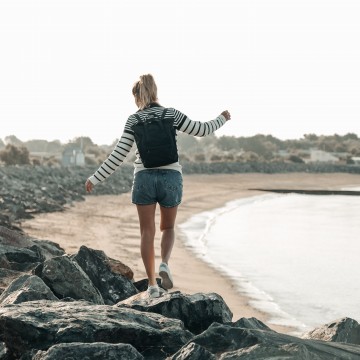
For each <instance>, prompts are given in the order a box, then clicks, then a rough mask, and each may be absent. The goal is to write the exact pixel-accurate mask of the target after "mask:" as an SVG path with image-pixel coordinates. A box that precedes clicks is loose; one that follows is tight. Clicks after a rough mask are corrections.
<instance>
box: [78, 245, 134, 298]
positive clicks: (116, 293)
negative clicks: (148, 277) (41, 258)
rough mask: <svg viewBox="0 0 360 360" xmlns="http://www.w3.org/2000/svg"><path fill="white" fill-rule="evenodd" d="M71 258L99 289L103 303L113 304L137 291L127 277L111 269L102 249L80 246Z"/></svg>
mask: <svg viewBox="0 0 360 360" xmlns="http://www.w3.org/2000/svg"><path fill="white" fill-rule="evenodd" d="M72 259H73V260H75V261H76V262H77V263H78V264H79V265H80V266H81V268H82V269H83V270H84V272H85V273H86V274H87V276H88V277H89V278H90V280H91V281H92V283H93V284H94V286H95V287H96V288H97V289H98V290H99V292H100V293H101V295H102V298H103V299H104V302H105V304H107V305H113V304H116V303H117V302H118V301H121V300H124V299H127V298H128V297H130V296H133V295H135V294H137V293H138V291H137V289H136V287H135V286H134V285H133V283H132V282H131V281H130V280H129V279H128V278H127V277H125V276H123V275H120V274H116V273H114V272H112V271H111V268H110V265H109V259H108V257H107V256H106V255H105V253H104V252H103V251H100V250H93V249H89V248H88V247H86V246H81V247H80V249H79V251H78V253H77V254H76V255H75V256H74V257H72ZM119 263H120V262H119ZM124 266H125V265H124Z"/></svg>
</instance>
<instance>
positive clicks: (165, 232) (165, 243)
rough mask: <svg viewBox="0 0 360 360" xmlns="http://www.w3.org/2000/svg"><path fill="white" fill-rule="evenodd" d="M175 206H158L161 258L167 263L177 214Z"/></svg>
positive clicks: (172, 243) (171, 247) (173, 239)
mask: <svg viewBox="0 0 360 360" xmlns="http://www.w3.org/2000/svg"><path fill="white" fill-rule="evenodd" d="M177 208H178V207H177V206H175V207H171V208H165V207H162V206H160V215H161V219H160V230H161V232H162V235H161V259H162V262H164V263H166V264H167V263H168V262H169V259H170V255H171V251H172V249H173V246H174V241H175V230H174V226H175V220H176V214H177Z"/></svg>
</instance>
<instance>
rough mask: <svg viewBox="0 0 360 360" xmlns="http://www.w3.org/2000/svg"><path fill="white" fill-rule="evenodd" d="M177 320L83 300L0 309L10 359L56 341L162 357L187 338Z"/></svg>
mask: <svg viewBox="0 0 360 360" xmlns="http://www.w3.org/2000/svg"><path fill="white" fill-rule="evenodd" d="M192 336H193V335H192V334H191V333H190V332H189V331H187V330H185V329H184V325H183V323H182V322H181V321H179V320H176V319H169V318H166V317H164V316H162V315H158V314H151V313H143V312H140V311H137V310H132V309H124V308H118V307H115V306H109V305H94V304H91V303H89V302H86V301H76V302H61V301H48V300H39V301H32V302H24V303H22V304H13V305H6V306H4V307H0V341H3V342H5V343H6V346H7V347H8V349H9V351H10V353H11V356H12V357H13V358H19V357H20V356H21V355H22V354H25V353H27V352H29V351H30V350H31V349H37V350H45V351H46V350H48V349H49V348H50V347H51V346H53V345H55V344H59V343H75V342H83V343H95V342H106V343H114V344H115V343H127V344H131V345H132V346H134V347H135V348H136V349H137V351H139V352H140V353H141V354H142V355H143V356H144V357H145V358H147V357H149V358H154V359H164V358H165V357H166V356H170V355H172V354H174V353H175V352H176V351H178V350H179V349H180V348H181V347H182V346H183V345H184V344H185V343H187V342H188V341H189V340H190V339H191V338H192Z"/></svg>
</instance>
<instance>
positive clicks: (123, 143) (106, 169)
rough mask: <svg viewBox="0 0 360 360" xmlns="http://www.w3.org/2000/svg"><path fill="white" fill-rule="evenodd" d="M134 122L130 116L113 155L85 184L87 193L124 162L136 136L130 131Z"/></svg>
mask: <svg viewBox="0 0 360 360" xmlns="http://www.w3.org/2000/svg"><path fill="white" fill-rule="evenodd" d="M132 122H133V119H132V117H131V116H130V117H129V118H128V120H127V122H126V124H125V128H124V132H123V134H122V135H121V138H120V140H119V141H118V142H117V144H116V145H115V148H114V149H113V151H112V152H111V154H110V155H109V156H108V157H107V159H106V160H105V161H104V162H103V163H102V164H101V165H100V167H99V168H98V169H97V170H96V171H95V173H94V174H93V175H91V176H90V177H89V178H88V179H87V181H86V183H85V188H86V191H87V192H91V191H92V189H93V187H94V185H96V184H98V183H99V182H101V181H104V180H105V179H106V178H108V177H109V176H110V175H111V174H112V173H113V172H115V171H116V170H117V169H118V167H119V166H120V165H121V164H122V163H123V162H124V160H125V158H126V156H127V155H128V154H129V152H130V150H131V148H132V146H133V144H134V135H133V132H132V131H131V129H130V126H131V124H132Z"/></svg>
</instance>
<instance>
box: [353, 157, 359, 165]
mask: <svg viewBox="0 0 360 360" xmlns="http://www.w3.org/2000/svg"><path fill="white" fill-rule="evenodd" d="M351 160H352V161H353V162H354V165H360V157H359V156H353V157H352V158H351Z"/></svg>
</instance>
